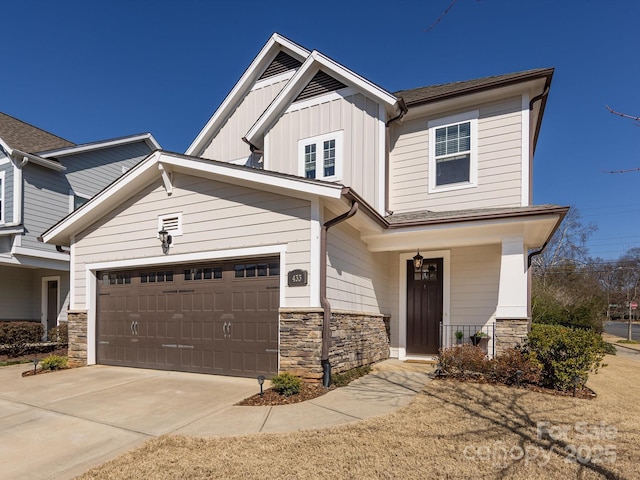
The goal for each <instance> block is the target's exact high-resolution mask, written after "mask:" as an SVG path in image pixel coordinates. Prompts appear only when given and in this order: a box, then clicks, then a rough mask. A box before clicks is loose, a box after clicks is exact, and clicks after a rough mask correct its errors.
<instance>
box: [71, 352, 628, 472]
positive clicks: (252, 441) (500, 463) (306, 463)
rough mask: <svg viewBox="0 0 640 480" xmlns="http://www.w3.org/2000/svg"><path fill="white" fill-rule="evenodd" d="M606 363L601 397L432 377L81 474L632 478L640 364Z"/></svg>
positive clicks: (145, 451)
mask: <svg viewBox="0 0 640 480" xmlns="http://www.w3.org/2000/svg"><path fill="white" fill-rule="evenodd" d="M605 363H606V364H608V366H607V367H606V368H603V369H602V370H600V371H599V373H598V374H597V375H591V376H590V378H589V381H588V383H587V385H588V386H589V387H590V388H591V389H593V390H594V391H595V392H596V393H597V395H598V396H597V397H596V398H594V399H592V400H584V399H577V398H573V397H560V396H553V395H547V394H544V393H538V392H532V391H529V390H524V389H517V388H513V387H504V386H497V385H490V384H481V383H462V382H458V381H449V380H443V381H433V382H431V383H429V384H428V385H427V386H426V387H425V389H424V390H423V392H422V393H420V394H419V395H418V396H417V397H416V399H415V401H414V402H413V403H412V404H411V405H410V406H409V407H407V408H405V409H403V410H400V411H398V412H396V413H394V414H391V415H387V416H383V417H378V418H373V419H369V420H366V421H362V422H359V423H355V424H352V425H347V426H343V427H336V428H329V429H326V430H315V431H306V432H296V433H289V434H258V435H250V436H244V437H233V438H219V439H197V438H187V437H179V436H165V437H161V438H158V439H155V440H151V441H149V442H147V443H146V444H145V445H143V446H142V447H140V448H139V449H136V450H134V451H132V452H129V453H126V454H124V455H122V456H121V457H119V458H117V459H115V460H113V461H111V462H108V463H106V464H104V465H102V466H101V467H98V468H95V469H93V470H90V471H89V472H87V473H86V474H85V475H83V476H82V477H80V478H82V479H125V478H127V479H128V478H154V479H165V478H166V479H169V478H171V479H175V478H185V479H186V478H189V479H192V478H193V479H198V478H255V479H258V478H259V479H262V478H305V479H306V478H318V479H320V478H322V479H324V478H335V479H342V478H371V479H374V478H416V479H431V478H433V479H443V478H509V479H511V478H515V479H548V478H581V479H592V478H632V477H633V476H635V474H633V472H634V471H636V469H637V465H638V464H639V463H640V452H639V451H638V438H639V437H638V435H639V433H638V432H640V402H638V400H637V399H638V398H640V362H638V361H637V360H634V359H629V358H625V357H615V356H607V357H606V358H605Z"/></svg>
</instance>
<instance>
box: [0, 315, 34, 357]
mask: <svg viewBox="0 0 640 480" xmlns="http://www.w3.org/2000/svg"><path fill="white" fill-rule="evenodd" d="M43 332H44V328H43V326H42V324H41V323H39V322H0V347H1V348H0V352H1V353H4V354H6V355H8V356H9V357H19V356H21V355H27V354H30V353H36V352H37V351H38V347H37V345H35V344H37V343H39V342H41V341H42V334H43Z"/></svg>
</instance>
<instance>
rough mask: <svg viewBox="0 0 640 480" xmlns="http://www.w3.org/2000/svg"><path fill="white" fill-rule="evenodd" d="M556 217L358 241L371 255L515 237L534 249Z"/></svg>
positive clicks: (430, 228)
mask: <svg viewBox="0 0 640 480" xmlns="http://www.w3.org/2000/svg"><path fill="white" fill-rule="evenodd" d="M559 218H560V216H559V214H547V215H540V216H535V217H529V218H505V219H493V220H490V221H486V220H485V221H483V220H476V221H469V222H463V223H447V224H435V225H425V226H423V227H420V226H417V227H407V228H406V229H403V228H400V229H391V230H385V231H383V232H382V233H381V234H373V235H363V236H362V237H361V238H362V240H363V241H364V242H365V243H366V244H367V247H368V249H369V251H371V252H384V251H398V250H410V249H416V248H420V250H427V249H434V248H453V247H464V246H474V245H488V244H493V243H501V242H502V240H503V239H504V238H506V237H514V236H522V237H523V238H524V242H525V244H526V245H527V247H529V248H537V247H539V246H541V245H543V244H544V243H545V242H546V241H547V239H548V238H549V235H550V234H551V232H553V228H554V226H555V225H556V223H557V222H558V220H559Z"/></svg>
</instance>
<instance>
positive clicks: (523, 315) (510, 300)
mask: <svg viewBox="0 0 640 480" xmlns="http://www.w3.org/2000/svg"><path fill="white" fill-rule="evenodd" d="M527 304H528V288H527V250H526V249H525V246H524V239H523V237H507V238H503V239H502V258H501V262H500V286H499V289H498V307H497V309H496V319H509V320H515V319H528V312H527Z"/></svg>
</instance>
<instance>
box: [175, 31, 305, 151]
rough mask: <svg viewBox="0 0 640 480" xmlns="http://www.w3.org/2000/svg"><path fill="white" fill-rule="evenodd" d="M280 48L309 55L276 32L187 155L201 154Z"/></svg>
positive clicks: (193, 143) (301, 57)
mask: <svg viewBox="0 0 640 480" xmlns="http://www.w3.org/2000/svg"><path fill="white" fill-rule="evenodd" d="M280 50H287V51H288V52H289V53H291V54H293V56H294V57H298V59H299V60H300V61H304V59H305V58H307V56H308V55H309V51H308V50H306V49H304V48H302V47H301V46H299V45H296V44H295V43H293V42H292V41H290V40H288V39H286V38H285V37H283V36H281V35H278V34H277V33H274V34H273V35H272V36H271V38H270V39H269V41H268V42H267V43H266V44H265V45H264V47H262V50H260V52H259V53H258V55H257V56H256V57H255V58H254V59H253V61H252V62H251V64H250V65H249V67H248V68H247V69H246V70H245V72H244V73H243V74H242V77H240V80H238V82H237V83H236V84H235V86H234V87H233V89H232V90H231V92H229V95H227V96H226V98H225V99H224V100H223V101H222V103H221V104H220V106H219V107H218V109H217V110H216V111H215V112H214V113H213V115H212V116H211V118H210V119H209V121H208V122H207V124H206V125H205V126H204V128H203V129H202V130H201V131H200V133H199V134H198V136H197V137H196V138H195V140H194V141H193V142H192V143H191V145H189V148H187V151H186V152H185V154H186V155H194V156H199V155H200V154H201V150H202V149H203V148H204V146H205V144H206V143H207V142H208V141H209V140H210V138H211V137H212V136H213V135H214V133H215V132H216V130H217V129H218V128H219V127H220V126H221V125H222V124H223V123H224V121H225V120H226V119H227V117H228V116H229V115H230V114H231V113H232V112H233V110H234V109H235V106H236V104H237V103H238V102H239V101H240V99H241V98H243V97H244V96H245V95H246V94H247V92H248V91H249V90H250V89H251V86H252V85H253V84H254V83H255V82H256V81H257V79H258V78H259V75H261V74H262V71H263V70H264V68H265V67H266V66H267V65H266V64H267V63H268V62H271V61H273V59H274V58H275V57H276V55H277V54H278V53H277V52H278V51H280Z"/></svg>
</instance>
